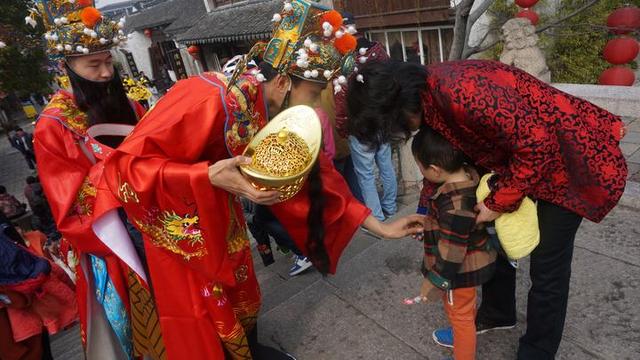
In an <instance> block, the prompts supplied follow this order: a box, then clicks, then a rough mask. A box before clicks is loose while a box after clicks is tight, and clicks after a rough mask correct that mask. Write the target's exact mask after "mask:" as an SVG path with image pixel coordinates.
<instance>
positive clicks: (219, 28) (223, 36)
mask: <svg viewBox="0 0 640 360" xmlns="http://www.w3.org/2000/svg"><path fill="white" fill-rule="evenodd" d="M281 10H282V0H248V1H245V2H242V3H238V4H233V5H228V6H223V7H219V8H217V9H216V10H214V11H212V12H210V13H208V14H206V15H204V16H202V17H201V18H200V19H198V20H197V21H196V22H195V23H194V25H193V26H192V27H191V28H190V29H189V30H187V31H184V32H183V33H182V34H180V35H178V36H177V38H176V40H178V41H179V42H183V43H201V42H226V41H232V40H241V39H247V40H251V39H257V38H263V37H267V36H268V35H270V34H271V31H272V29H273V24H272V22H271V18H272V15H273V14H274V13H276V12H280V11H281Z"/></svg>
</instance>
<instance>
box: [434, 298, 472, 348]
mask: <svg viewBox="0 0 640 360" xmlns="http://www.w3.org/2000/svg"><path fill="white" fill-rule="evenodd" d="M442 300H443V302H444V311H445V312H446V313H447V318H449V323H450V324H451V327H452V328H453V358H454V359H455V360H474V359H475V358H476V323H475V320H476V288H475V287H470V288H460V289H454V290H453V291H450V292H447V293H445V295H444V296H443V298H442Z"/></svg>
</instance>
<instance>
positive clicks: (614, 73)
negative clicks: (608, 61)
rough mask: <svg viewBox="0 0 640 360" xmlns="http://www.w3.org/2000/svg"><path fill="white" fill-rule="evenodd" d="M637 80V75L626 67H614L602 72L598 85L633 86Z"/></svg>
mask: <svg viewBox="0 0 640 360" xmlns="http://www.w3.org/2000/svg"><path fill="white" fill-rule="evenodd" d="M635 80H636V75H635V74H634V73H633V71H632V70H631V69H629V68H628V67H625V66H614V67H611V68H608V69H607V70H605V71H603V72H602V75H600V79H599V80H598V84H600V85H617V86H632V85H633V83H634V82H635Z"/></svg>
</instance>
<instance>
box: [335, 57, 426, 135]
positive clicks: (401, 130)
mask: <svg viewBox="0 0 640 360" xmlns="http://www.w3.org/2000/svg"><path fill="white" fill-rule="evenodd" d="M359 74H360V75H362V77H363V81H364V82H360V81H358V80H357V78H356V77H355V76H353V77H352V78H351V80H350V82H349V91H348V93H347V106H348V112H349V122H348V125H347V126H348V130H349V134H351V135H353V136H355V137H356V138H357V139H358V140H359V141H360V142H362V143H364V144H367V145H369V146H374V147H377V146H379V145H380V144H383V143H387V142H398V141H403V140H407V139H408V138H409V136H411V130H410V128H409V121H408V120H409V118H408V115H411V114H421V113H422V101H421V96H420V95H421V93H422V92H423V91H424V90H425V89H426V77H427V74H428V72H427V69H426V68H425V67H424V66H421V65H418V64H413V63H401V62H395V61H388V62H371V63H369V64H366V65H364V66H362V68H360V70H359Z"/></svg>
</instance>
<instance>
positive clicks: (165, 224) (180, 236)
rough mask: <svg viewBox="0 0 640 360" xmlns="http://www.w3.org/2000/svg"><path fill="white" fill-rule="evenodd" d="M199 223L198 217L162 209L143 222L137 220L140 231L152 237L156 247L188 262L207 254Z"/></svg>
mask: <svg viewBox="0 0 640 360" xmlns="http://www.w3.org/2000/svg"><path fill="white" fill-rule="evenodd" d="M199 221H200V218H199V217H198V216H197V215H193V216H191V215H189V214H187V215H185V216H180V215H178V214H176V213H175V212H174V211H160V209H154V210H152V211H149V212H148V214H147V216H145V218H144V219H143V220H138V219H136V220H135V222H136V225H138V227H139V228H140V230H141V231H142V232H144V233H145V234H147V235H149V236H150V237H151V241H152V242H153V244H154V245H155V246H159V247H162V248H165V249H167V250H169V251H171V252H173V253H174V254H177V255H180V256H182V257H183V258H184V259H185V260H187V261H188V260H190V259H191V258H194V257H195V258H199V257H203V256H205V255H206V254H207V249H206V248H205V247H204V238H203V237H202V231H201V230H200V227H199V225H198V224H199ZM185 240H186V241H185Z"/></svg>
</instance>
